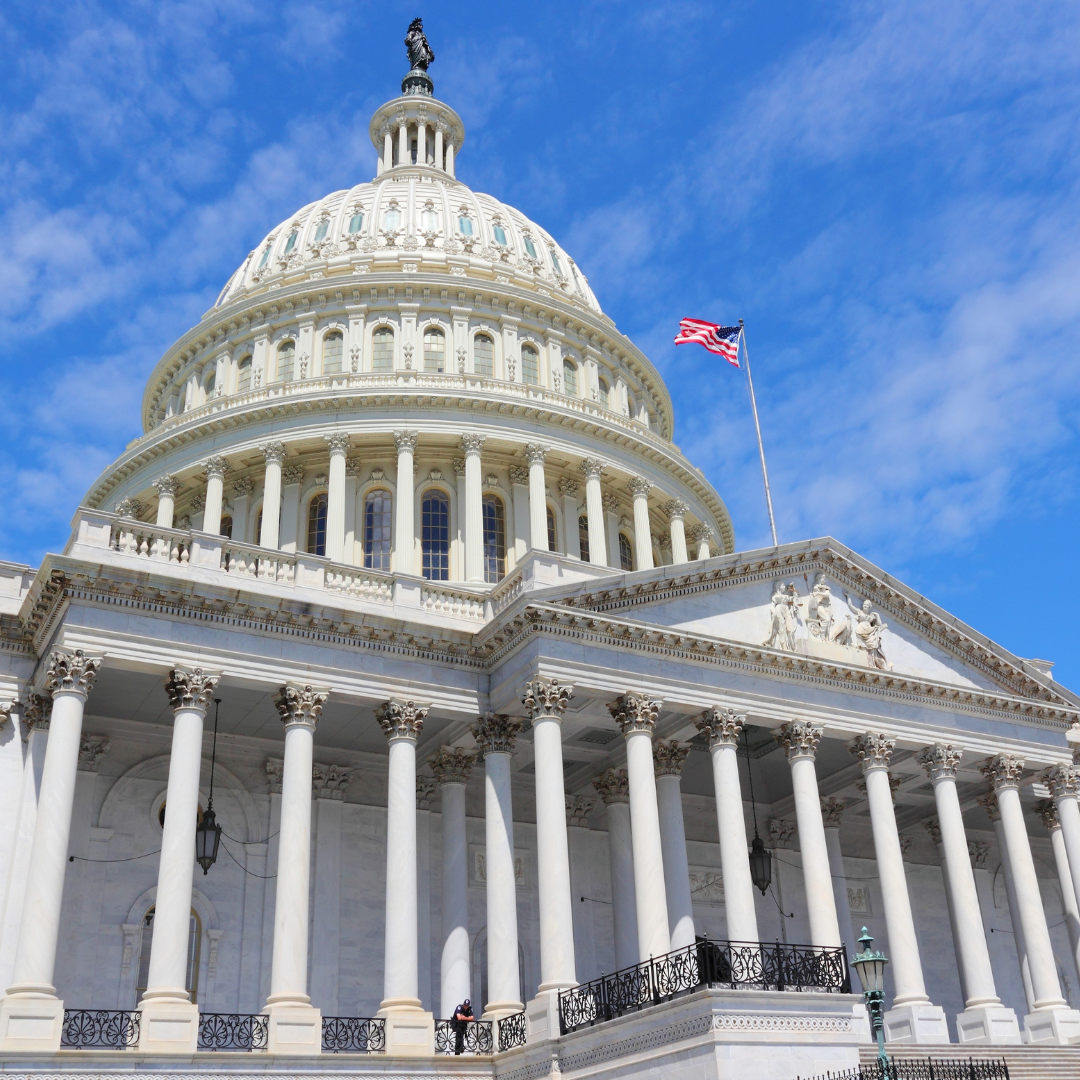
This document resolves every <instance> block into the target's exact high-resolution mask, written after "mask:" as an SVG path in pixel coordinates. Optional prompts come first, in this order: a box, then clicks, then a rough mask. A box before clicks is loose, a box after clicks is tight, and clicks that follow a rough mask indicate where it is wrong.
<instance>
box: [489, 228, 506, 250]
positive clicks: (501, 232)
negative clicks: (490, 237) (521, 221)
mask: <svg viewBox="0 0 1080 1080" xmlns="http://www.w3.org/2000/svg"><path fill="white" fill-rule="evenodd" d="M491 231H492V232H493V233H494V234H495V243H496V244H498V245H499V247H506V230H505V229H504V228H503V227H502V226H501V225H496V226H494V227H493V228H492V230H491Z"/></svg>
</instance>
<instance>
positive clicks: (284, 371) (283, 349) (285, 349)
mask: <svg viewBox="0 0 1080 1080" xmlns="http://www.w3.org/2000/svg"><path fill="white" fill-rule="evenodd" d="M295 359H296V342H295V341H291V340H290V341H283V342H282V343H281V344H280V345H279V346H278V351H277V381H278V382H288V381H289V380H290V379H291V378H292V377H293V361H294V360H295Z"/></svg>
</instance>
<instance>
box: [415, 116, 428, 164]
mask: <svg viewBox="0 0 1080 1080" xmlns="http://www.w3.org/2000/svg"><path fill="white" fill-rule="evenodd" d="M416 164H417V165H426V164H427V125H426V124H425V123H424V121H423V120H421V121H420V122H419V123H418V124H417V125H416Z"/></svg>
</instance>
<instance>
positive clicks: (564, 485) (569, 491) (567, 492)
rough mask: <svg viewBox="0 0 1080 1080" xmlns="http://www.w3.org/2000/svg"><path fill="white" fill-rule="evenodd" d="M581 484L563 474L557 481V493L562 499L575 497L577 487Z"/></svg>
mask: <svg viewBox="0 0 1080 1080" xmlns="http://www.w3.org/2000/svg"><path fill="white" fill-rule="evenodd" d="M580 486H581V485H580V484H579V483H578V482H577V481H576V480H571V479H570V478H569V477H568V476H564V477H563V478H562V479H561V480H560V481H559V494H560V495H561V496H562V497H563V498H564V499H576V498H577V493H578V488H579V487H580Z"/></svg>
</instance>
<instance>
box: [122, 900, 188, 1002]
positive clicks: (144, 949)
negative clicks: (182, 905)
mask: <svg viewBox="0 0 1080 1080" xmlns="http://www.w3.org/2000/svg"><path fill="white" fill-rule="evenodd" d="M155 911H156V908H155V907H151V908H150V909H149V910H148V911H147V912H146V914H145V915H144V916H143V922H142V941H141V942H140V944H139V973H138V978H136V980H135V1004H136V1005H138V1003H139V1002H140V1001H141V1000H142V996H143V993H144V992H145V990H146V986H147V983H149V981H150V950H151V948H152V947H153V943H154V912H155ZM201 938H202V923H201V921H200V920H199V916H198V914H197V913H196V911H195V909H194V908H192V909H191V918H190V921H189V922H188V946H187V964H186V965H185V981H186V983H187V985H186V986H185V988H184V989H186V990H187V992H188V995H189V996H190V998H191V1001H192V1003H193V1004H194V1003H197V1002H198V1000H199V943H200V940H201Z"/></svg>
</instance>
